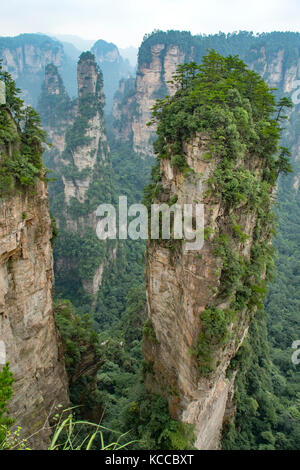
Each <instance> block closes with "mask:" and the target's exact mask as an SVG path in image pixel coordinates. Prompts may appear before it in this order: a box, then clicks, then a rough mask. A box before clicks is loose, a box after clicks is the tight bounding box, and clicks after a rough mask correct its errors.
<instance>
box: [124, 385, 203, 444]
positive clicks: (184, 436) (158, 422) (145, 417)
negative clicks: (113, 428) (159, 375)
mask: <svg viewBox="0 0 300 470" xmlns="http://www.w3.org/2000/svg"><path fill="white" fill-rule="evenodd" d="M131 398H132V399H134V400H132V401H131V402H130V403H129V404H128V406H127V407H126V408H125V410H124V413H123V419H124V426H125V427H127V429H130V430H131V431H130V433H129V436H132V438H133V439H135V440H137V442H138V443H137V444H136V445H135V447H134V448H135V449H136V450H139V449H149V450H156V449H160V450H188V449H191V448H192V442H193V439H194V436H193V427H192V426H191V425H188V424H183V423H180V422H178V421H175V420H172V419H171V418H170V414H169V410H168V403H167V400H166V399H165V398H163V397H160V396H158V395H152V394H149V393H146V392H145V390H144V389H143V386H140V387H139V388H136V390H135V391H133V392H132V396H131Z"/></svg>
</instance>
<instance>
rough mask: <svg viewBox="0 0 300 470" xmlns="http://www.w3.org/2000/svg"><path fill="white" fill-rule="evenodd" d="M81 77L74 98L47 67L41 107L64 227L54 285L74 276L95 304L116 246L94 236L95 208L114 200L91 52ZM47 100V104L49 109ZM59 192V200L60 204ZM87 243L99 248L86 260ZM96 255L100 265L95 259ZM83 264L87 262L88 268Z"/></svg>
mask: <svg viewBox="0 0 300 470" xmlns="http://www.w3.org/2000/svg"><path fill="white" fill-rule="evenodd" d="M77 82H78V98H77V99H76V100H73V101H70V100H69V98H68V97H67V95H66V93H65V90H64V87H63V84H62V82H61V79H60V77H59V76H58V73H57V69H56V68H55V67H54V66H51V67H50V66H49V67H48V68H47V69H46V78H45V84H44V87H43V90H44V95H42V97H41V100H40V108H41V109H43V114H42V117H43V122H45V123H48V126H47V133H48V136H50V141H52V142H51V143H52V148H51V149H50V150H49V151H48V152H47V154H46V164H47V165H48V166H49V167H50V168H53V171H54V175H55V176H57V183H56V184H54V185H53V188H52V191H51V193H50V198H51V201H52V207H53V213H54V215H55V217H56V218H57V222H58V225H59V227H60V234H59V236H58V240H57V246H59V247H60V248H59V255H58V250H57V251H56V250H55V252H54V254H55V267H56V281H57V284H56V285H57V286H58V288H59V283H60V280H61V282H65V281H66V279H68V277H69V276H74V275H76V281H77V282H79V283H80V288H81V289H83V292H85V293H87V294H88V295H90V296H92V297H93V305H94V302H95V298H96V295H97V292H98V289H99V286H100V285H101V282H102V275H103V270H104V267H105V265H106V261H105V258H106V257H108V258H109V259H111V256H113V255H112V251H110V254H109V253H106V251H105V250H103V247H102V246H101V247H99V250H98V251H97V249H96V246H97V247H98V245H99V244H101V243H102V244H103V245H105V242H100V240H98V239H97V236H96V224H97V219H96V209H97V207H98V205H99V204H100V203H101V202H109V201H110V199H111V163H110V157H109V147H108V144H107V137H106V132H105V122H104V104H105V98H104V92H103V79H102V73H101V71H100V69H99V67H98V65H97V64H96V62H95V58H94V56H93V54H91V53H90V52H86V53H83V54H82V55H81V56H80V60H79V62H78V68H77ZM43 103H46V104H47V103H48V104H49V106H48V108H47V109H46V108H45V106H43ZM53 117H54V118H53ZM58 195H59V197H60V199H61V203H60V204H56V201H57V198H58ZM70 236H72V237H73V240H74V243H75V244H76V253H77V255H76V254H75V253H74V251H73V253H72V255H70V253H69V251H68V250H69V243H68V241H67V240H68V237H70ZM87 239H88V240H89V242H88V241H87ZM60 243H62V245H60ZM89 245H92V246H93V249H94V250H95V253H94V254H93V255H92V254H90V255H89V256H90V258H89V260H88V259H87V256H86V252H85V249H84V248H82V247H83V246H85V247H86V250H87V251H89ZM110 255H111V256H110ZM97 258H98V259H99V264H98V263H96V262H95V259H97ZM82 264H85V265H86V268H85V270H84V273H83V272H82V266H81V265H82ZM75 273H76V274H75ZM72 279H73V278H72ZM70 282H71V281H70ZM72 282H73V281H72Z"/></svg>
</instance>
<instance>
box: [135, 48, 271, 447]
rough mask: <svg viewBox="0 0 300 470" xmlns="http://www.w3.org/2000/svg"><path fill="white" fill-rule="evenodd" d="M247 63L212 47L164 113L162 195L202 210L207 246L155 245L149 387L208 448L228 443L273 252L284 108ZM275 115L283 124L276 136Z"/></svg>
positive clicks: (150, 274) (147, 347)
mask: <svg viewBox="0 0 300 470" xmlns="http://www.w3.org/2000/svg"><path fill="white" fill-rule="evenodd" d="M240 66H241V64H238V63H236V64H234V59H232V58H228V59H223V58H221V57H220V56H218V55H215V54H214V53H212V54H210V56H208V58H206V62H205V65H204V66H203V68H202V69H197V68H194V70H193V71H192V72H191V70H190V69H188V68H186V71H185V74H186V75H184V78H183V79H182V81H180V80H179V81H177V85H178V86H179V88H180V91H179V92H178V93H176V94H175V95H174V97H173V98H170V99H169V100H168V101H167V102H166V103H165V104H163V105H162V107H161V108H158V109H156V111H155V118H156V120H157V121H158V139H157V142H156V144H155V147H156V151H157V153H158V161H159V168H158V171H157V174H159V175H160V176H159V177H158V178H157V180H156V186H155V184H154V187H153V196H152V202H155V203H158V202H159V203H161V202H167V203H168V204H169V205H171V204H172V202H171V201H176V203H177V204H179V205H180V207H183V205H184V204H191V205H192V206H193V207H194V209H195V205H197V204H200V205H202V207H203V210H204V245H203V247H202V249H196V250H189V251H187V250H186V244H185V241H181V240H175V239H174V238H172V237H171V239H170V240H158V241H155V240H152V241H150V242H148V246H147V264H146V287H147V299H148V316H149V319H148V322H147V325H146V328H145V334H144V342H143V352H144V356H145V358H146V360H147V362H148V366H149V367H148V372H147V375H146V382H145V383H146V387H147V388H148V390H150V391H152V392H155V393H159V394H162V395H164V396H166V397H167V399H168V402H169V408H170V413H171V415H172V417H173V418H176V419H179V420H180V421H182V422H184V423H189V424H192V425H193V426H194V431H195V442H194V445H195V446H196V448H198V449H217V448H219V446H220V432H221V429H222V424H223V419H224V415H225V413H226V404H227V402H230V400H231V396H232V393H233V386H234V378H235V372H234V371H233V370H231V365H230V363H231V360H232V358H233V357H234V356H235V355H236V353H237V351H238V349H239V347H240V345H241V344H242V342H243V340H244V338H245V336H246V335H247V331H248V327H249V324H250V322H251V319H252V318H253V315H255V312H256V309H257V306H259V305H260V300H261V298H262V295H263V292H264V290H265V283H266V275H267V273H268V266H270V264H269V263H270V259H271V251H270V237H271V232H272V211H271V204H272V198H273V196H272V194H273V188H274V184H275V180H276V176H277V173H278V171H279V166H280V164H279V161H277V160H276V158H275V157H274V153H276V151H277V150H278V147H277V143H278V138H279V133H278V127H277V124H275V127H274V121H272V120H271V114H272V112H274V108H272V106H271V108H269V109H268V111H264V110H263V109H261V111H259V109H260V108H261V105H260V104H259V102H258V101H257V100H259V99H260V97H259V96H260V95H261V92H260V91H259V86H262V87H263V86H265V85H263V82H262V81H260V79H259V78H258V76H257V77H256V79H254V78H253V76H252V78H251V74H250V73H249V72H248V71H247V70H246V69H244V70H243V72H242V73H241V75H240V72H239V71H238V68H239V67H240ZM219 67H220V68H219ZM223 67H224V69H223ZM227 67H229V70H228V72H229V80H231V79H232V80H233V81H235V79H237V82H236V88H235V86H233V85H232V82H230V83H231V84H230V87H229V89H228V92H227V93H228V95H227V96H224V102H223V103H222V104H220V95H219V89H218V80H220V87H221V88H222V86H223V84H224V82H226V80H227V79H228V76H226V74H225V76H223V75H222V69H223V71H224V70H227ZM199 70H200V76H199V78H197V79H194V78H191V77H192V76H193V73H195V72H197V71H199ZM190 73H191V75H189V74H190ZM189 77H190V78H189ZM212 77H213V79H212ZM238 77H239V78H238ZM185 80H186V81H185ZM239 80H240V81H239ZM252 80H254V81H253V82H252ZM243 81H244V83H245V87H246V91H245V90H243V89H242V86H241V83H243ZM208 83H209V86H208ZM252 85H253V86H254V88H256V93H257V96H255V94H254V96H252V100H253V101H252V102H251V100H249V98H250V96H251V92H250V89H251V86H252ZM248 86H249V87H250V88H248ZM225 88H226V86H225ZM247 90H248V91H247ZM265 90H266V88H265ZM214 93H215V94H214ZM225 94H226V92H225ZM214 96H216V97H218V98H217V99H218V100H219V101H218V104H216V103H215V105H214V106H212V107H211V105H212V103H213V101H214ZM266 97H267V95H265V98H266ZM266 99H267V98H266ZM268 99H269V100H270V101H269V103H270V104H272V103H273V101H272V98H270V97H269V98H268ZM261 112H262V114H261ZM266 122H269V124H268V126H269V125H270V126H273V128H274V134H273V136H271V133H270V134H269V137H268V139H267V140H265V137H264V131H263V128H264V126H265V125H267V124H266ZM263 123H264V124H263ZM195 129H198V131H196V130H195ZM276 129H277V131H276ZM247 136H251V137H250V138H249V139H248V137H247ZM278 165H279V166H278ZM194 213H195V212H194ZM195 222H196V220H195ZM194 230H196V228H195V226H194ZM197 230H198V231H199V230H201V226H199V225H198V227H197ZM171 233H172V232H171ZM229 371H230V373H229Z"/></svg>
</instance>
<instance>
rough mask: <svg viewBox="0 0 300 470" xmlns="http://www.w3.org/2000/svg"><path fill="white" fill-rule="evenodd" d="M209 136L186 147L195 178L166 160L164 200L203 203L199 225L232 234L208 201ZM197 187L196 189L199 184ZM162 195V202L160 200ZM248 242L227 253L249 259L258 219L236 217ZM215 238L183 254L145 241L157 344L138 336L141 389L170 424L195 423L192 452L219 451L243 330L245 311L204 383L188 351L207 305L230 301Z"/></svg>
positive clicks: (216, 204) (221, 210)
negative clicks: (165, 409) (160, 402)
mask: <svg viewBox="0 0 300 470" xmlns="http://www.w3.org/2000/svg"><path fill="white" fill-rule="evenodd" d="M206 152H207V138H206V137H205V136H197V137H196V138H194V139H193V140H192V141H191V142H190V143H188V144H187V145H186V147H185V154H186V158H187V163H188V165H189V167H190V168H192V169H193V170H194V171H195V174H194V175H192V176H189V177H184V175H183V174H182V173H181V172H178V170H176V169H174V167H171V166H170V160H169V159H167V160H163V161H162V164H161V171H162V173H163V177H162V181H161V184H162V192H161V193H162V194H167V199H168V200H169V198H171V197H172V196H174V195H177V197H178V199H177V203H178V204H180V205H181V206H183V204H187V203H190V204H196V203H198V204H204V216H205V219H204V226H205V227H209V230H210V232H209V233H212V234H214V233H219V230H220V228H221V227H222V230H223V231H225V232H227V233H230V217H233V212H232V213H231V216H230V215H228V214H227V215H226V209H225V207H224V204H222V202H220V201H218V200H216V199H215V198H214V197H212V196H210V197H208V196H207V194H208V189H209V186H208V185H207V183H205V181H207V180H209V178H210V177H211V176H212V175H213V172H214V169H215V166H216V161H215V162H210V163H208V162H207V160H206V159H205V154H206ZM259 166H260V165H259V163H258V161H257V160H255V159H254V160H252V162H251V164H250V169H251V170H252V171H253V170H254V171H255V170H256V171H258V172H259V173H261V169H259ZM199 181H200V182H202V184H200V185H199ZM164 199H165V196H164V198H163V199H161V200H164ZM239 219H240V220H239V224H241V225H242V227H243V231H244V233H245V238H247V241H245V242H244V243H237V244H235V245H233V246H232V247H231V250H232V251H235V252H236V253H237V254H238V255H239V256H242V257H243V258H244V259H246V260H249V259H250V253H251V248H252V246H253V231H254V229H255V226H256V222H257V214H256V213H255V212H249V213H248V214H247V215H246V214H243V213H242V212H241V213H240V214H239ZM213 240H214V235H210V237H209V238H208V239H207V240H205V242H204V246H203V248H202V249H201V250H200V251H198V250H197V251H185V250H184V244H183V245H181V244H180V243H181V242H179V247H177V248H176V249H175V251H174V248H173V249H172V250H171V249H170V247H167V246H165V245H164V244H161V243H157V242H155V241H152V242H149V243H148V248H147V264H146V287H147V299H148V315H149V318H150V320H151V325H152V326H151V328H153V331H154V332H155V341H153V338H151V335H144V343H143V353H144V356H145V358H146V360H147V362H148V363H149V364H150V365H151V367H152V370H153V372H152V373H149V374H147V377H146V387H147V388H148V389H149V390H151V391H152V392H154V393H160V394H163V395H165V396H166V397H167V398H168V401H169V407H170V412H171V415H172V417H173V418H175V419H179V420H181V421H183V422H185V423H190V424H193V425H194V427H195V428H194V429H195V443H194V445H195V446H196V447H197V448H198V449H217V448H219V445H220V432H221V429H222V424H223V418H224V414H225V410H226V403H227V401H228V399H229V397H230V394H231V393H232V391H233V385H234V375H233V376H232V377H231V378H227V376H226V370H227V368H228V366H229V364H230V360H231V359H232V358H233V357H234V356H235V354H236V352H237V350H238V348H239V346H240V345H241V343H242V342H243V339H244V337H245V335H246V334H247V331H248V326H249V315H248V313H247V309H244V310H243V311H241V312H240V315H239V318H238V321H235V322H234V321H232V322H231V324H230V328H229V329H230V331H231V333H232V336H231V340H230V341H228V343H227V344H226V345H225V346H223V347H221V348H217V347H216V351H215V352H214V354H215V359H214V363H215V367H216V368H215V371H214V372H213V373H212V374H211V375H209V377H206V376H203V374H201V373H200V372H199V366H198V364H197V360H196V359H195V357H194V355H193V354H192V351H193V350H194V349H195V348H196V346H195V345H196V344H197V342H198V338H199V335H200V333H201V331H202V328H203V326H202V322H201V315H202V313H203V312H204V310H205V309H207V308H208V306H209V305H212V304H213V305H214V307H215V308H217V309H221V310H226V309H228V308H229V305H230V300H228V299H227V300H226V299H225V300H224V299H223V300H220V299H218V296H217V293H218V292H219V290H220V287H221V285H222V281H221V279H222V269H223V260H222V259H221V258H220V257H218V256H216V255H215V249H216V246H215V244H214V241H213ZM177 246H178V245H177Z"/></svg>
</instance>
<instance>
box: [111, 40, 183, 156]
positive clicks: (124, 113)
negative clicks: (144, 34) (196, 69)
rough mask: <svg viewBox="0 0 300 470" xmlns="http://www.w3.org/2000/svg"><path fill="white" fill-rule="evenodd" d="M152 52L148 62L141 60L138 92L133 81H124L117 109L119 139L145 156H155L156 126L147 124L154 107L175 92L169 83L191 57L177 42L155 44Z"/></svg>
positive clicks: (114, 112) (138, 72) (115, 114)
mask: <svg viewBox="0 0 300 470" xmlns="http://www.w3.org/2000/svg"><path fill="white" fill-rule="evenodd" d="M149 52H150V56H149V58H148V60H147V61H144V60H142V59H140V60H139V63H138V70H137V76H136V82H135V88H134V92H133V86H132V82H131V83H130V85H131V86H129V84H128V85H127V86H124V83H120V87H119V93H118V94H117V96H116V98H115V106H114V108H113V115H114V118H115V122H116V123H115V126H114V127H116V128H117V129H118V130H117V132H115V138H116V140H120V141H124V140H125V141H130V140H132V144H133V150H134V151H135V152H136V153H139V154H140V155H142V156H143V157H145V156H147V155H148V156H149V155H153V149H152V144H153V140H154V138H155V129H153V128H149V127H147V125H146V124H147V122H148V121H150V118H151V108H152V106H154V104H155V102H156V100H157V99H158V98H162V97H163V96H164V95H166V94H172V93H173V92H174V89H173V88H172V86H171V85H170V84H169V83H168V82H169V81H170V80H171V78H172V75H173V74H174V73H175V72H176V68H177V66H178V65H179V64H182V63H184V62H185V61H188V60H191V57H190V54H186V53H185V52H184V51H182V50H181V48H180V46H178V45H176V44H175V45H168V44H164V43H159V44H154V45H153V46H151V47H150V51H149Z"/></svg>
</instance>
